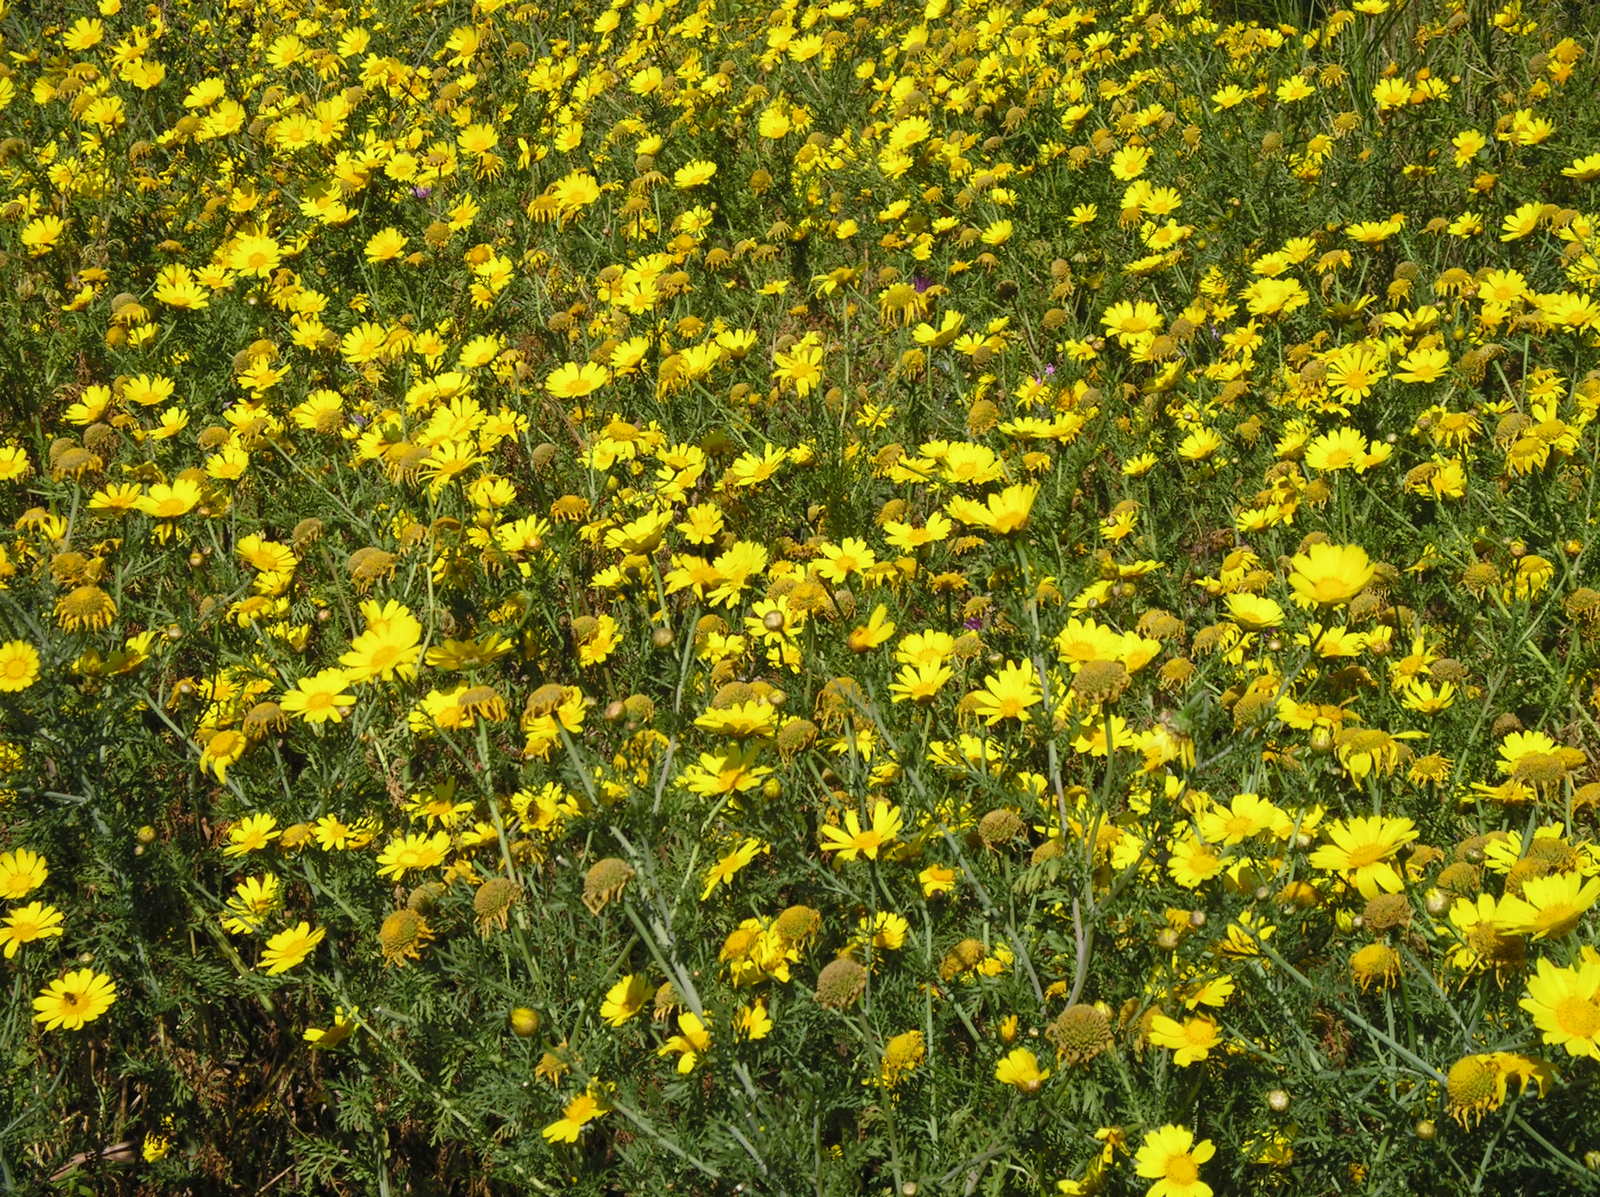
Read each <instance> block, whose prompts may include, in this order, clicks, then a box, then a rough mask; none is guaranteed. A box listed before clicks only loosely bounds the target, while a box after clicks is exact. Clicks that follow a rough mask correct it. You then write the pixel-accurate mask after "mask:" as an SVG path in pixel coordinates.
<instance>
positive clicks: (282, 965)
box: [261, 922, 328, 975]
mask: <svg viewBox="0 0 1600 1197" xmlns="http://www.w3.org/2000/svg"><path fill="white" fill-rule="evenodd" d="M327 934H328V932H327V930H326V929H325V928H323V927H318V928H316V929H315V930H313V929H312V927H311V924H310V923H307V922H299V923H296V924H295V925H294V926H293V927H288V928H286V929H284V930H282V931H279V932H278V933H277V934H276V935H274V936H273V937H272V938H271V939H269V940H267V947H266V950H265V951H264V952H262V953H261V967H262V968H264V969H266V971H267V972H268V973H269V974H273V975H276V974H277V973H282V972H287V971H288V970H289V969H291V968H293V967H294V966H295V965H297V964H299V963H300V962H301V961H302V960H304V959H305V958H306V957H307V956H308V955H310V954H311V949H312V948H314V947H316V946H317V945H318V944H319V943H321V942H322V940H323V938H324V937H325V936H326V935H327Z"/></svg>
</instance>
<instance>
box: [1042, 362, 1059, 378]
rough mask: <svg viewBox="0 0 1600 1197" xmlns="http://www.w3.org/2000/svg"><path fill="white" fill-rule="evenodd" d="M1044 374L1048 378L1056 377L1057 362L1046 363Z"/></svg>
mask: <svg viewBox="0 0 1600 1197" xmlns="http://www.w3.org/2000/svg"><path fill="white" fill-rule="evenodd" d="M1044 376H1045V377H1046V378H1054V377H1055V376H1056V364H1055V363H1054V362H1048V363H1046V365H1045V368H1044Z"/></svg>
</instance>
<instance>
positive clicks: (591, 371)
mask: <svg viewBox="0 0 1600 1197" xmlns="http://www.w3.org/2000/svg"><path fill="white" fill-rule="evenodd" d="M610 381H611V371H609V370H607V369H606V368H605V367H604V366H602V365H600V364H599V363H598V362H585V363H583V364H582V365H579V364H578V363H576V362H567V363H566V364H564V365H562V366H559V367H557V368H556V370H555V371H554V372H553V373H552V374H551V375H550V377H549V378H547V379H545V383H544V387H545V390H547V391H549V392H550V394H552V395H554V396H555V397H556V398H557V399H581V398H583V397H584V396H585V395H589V394H593V393H594V392H595V391H597V390H599V389H600V388H601V387H603V386H605V385H606V383H608V382H610Z"/></svg>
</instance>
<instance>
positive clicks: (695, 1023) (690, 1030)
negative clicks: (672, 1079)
mask: <svg viewBox="0 0 1600 1197" xmlns="http://www.w3.org/2000/svg"><path fill="white" fill-rule="evenodd" d="M710 1049H711V1031H710V1029H709V1028H708V1027H707V1025H706V1023H705V1022H704V1021H703V1020H702V1019H701V1018H700V1016H699V1015H697V1014H695V1013H693V1012H692V1011H689V1010H685V1011H684V1012H683V1013H682V1014H680V1015H678V1033H677V1034H676V1035H674V1036H672V1038H670V1039H668V1040H667V1041H666V1042H665V1043H663V1044H662V1045H661V1046H660V1047H659V1048H657V1049H656V1055H658V1056H670V1055H671V1054H672V1053H673V1052H677V1053H678V1071H679V1072H680V1073H683V1074H685V1075H687V1074H688V1073H691V1072H693V1071H694V1068H695V1065H696V1064H698V1063H699V1062H700V1057H701V1056H703V1055H705V1053H706V1052H707V1051H709V1050H710Z"/></svg>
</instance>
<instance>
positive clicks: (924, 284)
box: [911, 274, 933, 295]
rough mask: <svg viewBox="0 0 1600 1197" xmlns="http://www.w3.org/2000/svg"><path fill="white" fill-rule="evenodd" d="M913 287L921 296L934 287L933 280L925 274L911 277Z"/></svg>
mask: <svg viewBox="0 0 1600 1197" xmlns="http://www.w3.org/2000/svg"><path fill="white" fill-rule="evenodd" d="M911 285H912V286H913V287H915V288H916V289H917V294H918V295H921V294H922V293H923V292H924V291H926V290H927V289H928V288H929V287H931V286H933V280H932V279H931V278H929V277H928V276H927V275H925V274H913V275H912V276H911Z"/></svg>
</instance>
